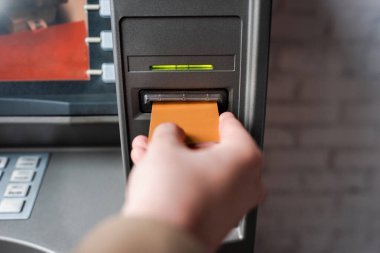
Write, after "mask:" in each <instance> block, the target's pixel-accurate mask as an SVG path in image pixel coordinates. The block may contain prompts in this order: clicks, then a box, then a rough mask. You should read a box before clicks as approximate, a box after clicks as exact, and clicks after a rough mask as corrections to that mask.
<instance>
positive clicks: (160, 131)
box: [150, 123, 186, 149]
mask: <svg viewBox="0 0 380 253" xmlns="http://www.w3.org/2000/svg"><path fill="white" fill-rule="evenodd" d="M185 137H186V135H185V132H184V131H183V130H182V128H180V127H178V126H177V125H176V124H174V123H163V124H160V125H158V126H157V127H156V129H155V130H154V132H153V136H152V139H151V141H150V147H151V148H153V149H154V148H155V147H156V148H158V149H161V148H162V147H164V146H170V147H172V146H176V147H178V146H185V143H184V142H185Z"/></svg>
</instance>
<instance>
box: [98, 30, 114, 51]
mask: <svg viewBox="0 0 380 253" xmlns="http://www.w3.org/2000/svg"><path fill="white" fill-rule="evenodd" d="M100 38H101V43H100V46H101V48H102V49H103V50H112V48H113V42H112V32H111V31H102V32H100Z"/></svg>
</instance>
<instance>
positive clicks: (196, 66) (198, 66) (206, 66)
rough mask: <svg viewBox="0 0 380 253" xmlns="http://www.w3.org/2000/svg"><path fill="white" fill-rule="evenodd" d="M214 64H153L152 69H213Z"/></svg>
mask: <svg viewBox="0 0 380 253" xmlns="http://www.w3.org/2000/svg"><path fill="white" fill-rule="evenodd" d="M213 69H214V65H211V64H191V65H183V64H181V65H152V66H150V70H152V71H191V70H200V71H205V70H213Z"/></svg>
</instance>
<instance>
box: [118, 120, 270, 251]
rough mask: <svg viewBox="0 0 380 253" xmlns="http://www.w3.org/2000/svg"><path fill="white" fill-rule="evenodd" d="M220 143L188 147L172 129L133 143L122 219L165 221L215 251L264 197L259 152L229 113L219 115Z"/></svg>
mask: <svg viewBox="0 0 380 253" xmlns="http://www.w3.org/2000/svg"><path fill="white" fill-rule="evenodd" d="M219 132H220V142H219V143H214V144H202V145H200V146H199V147H197V148H189V147H187V146H186V145H185V144H184V139H185V134H184V132H183V131H182V130H181V129H180V128H178V127H177V126H176V125H174V124H171V123H166V124H162V125H160V126H158V127H157V128H156V130H155V132H154V135H153V138H152V140H151V142H150V143H149V144H148V140H147V138H146V137H145V136H138V137H136V138H135V139H134V141H133V143H132V152H131V157H132V160H133V162H134V163H135V167H134V169H133V170H132V172H131V174H130V178H129V183H128V188H127V196H126V203H125V205H124V208H123V212H122V213H123V215H124V216H126V217H141V218H149V219H155V220H159V221H163V222H166V223H169V224H171V225H173V226H176V227H177V228H179V229H182V230H185V231H187V232H188V233H190V234H192V235H194V236H195V237H197V238H198V239H199V240H200V241H201V242H202V243H203V244H204V245H205V246H206V247H207V248H208V249H209V250H215V249H216V247H217V246H218V245H219V244H220V242H221V241H222V240H223V238H224V237H225V236H226V234H227V233H228V232H229V230H230V229H231V228H233V227H234V226H236V225H237V224H238V222H239V220H240V219H241V218H242V217H243V215H244V214H245V213H246V212H247V211H248V210H249V209H251V208H253V207H256V206H257V205H258V204H259V202H260V201H262V199H263V195H264V189H263V186H262V182H261V177H260V173H261V168H262V163H263V159H262V154H261V152H260V150H259V148H258V147H257V145H256V143H255V142H254V141H253V139H252V138H251V136H250V135H249V133H248V132H247V131H246V130H245V129H244V127H243V126H242V125H241V124H240V122H239V121H238V120H237V119H236V118H235V117H234V116H233V114H231V113H223V114H222V115H221V116H220V129H219Z"/></svg>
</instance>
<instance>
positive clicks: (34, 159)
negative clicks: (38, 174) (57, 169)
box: [16, 156, 40, 169]
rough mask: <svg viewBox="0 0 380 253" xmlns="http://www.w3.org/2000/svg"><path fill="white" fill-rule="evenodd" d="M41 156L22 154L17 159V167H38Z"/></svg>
mask: <svg viewBox="0 0 380 253" xmlns="http://www.w3.org/2000/svg"><path fill="white" fill-rule="evenodd" d="M39 161H40V157H38V156H21V157H20V158H19V159H17V162H16V168H17V169H36V168H37V166H38V162H39Z"/></svg>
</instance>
